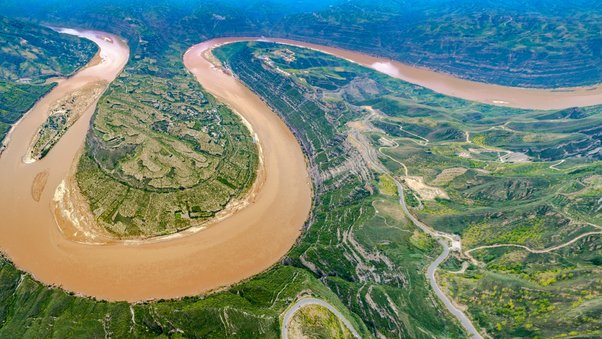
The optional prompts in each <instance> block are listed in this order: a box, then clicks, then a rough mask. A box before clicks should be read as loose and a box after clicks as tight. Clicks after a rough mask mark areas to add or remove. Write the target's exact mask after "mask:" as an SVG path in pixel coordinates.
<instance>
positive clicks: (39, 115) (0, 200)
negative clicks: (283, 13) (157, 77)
mask: <svg viewBox="0 0 602 339" xmlns="http://www.w3.org/2000/svg"><path fill="white" fill-rule="evenodd" d="M66 32H67V33H70V34H76V35H80V36H83V37H86V38H88V39H90V40H92V41H94V42H96V43H97V44H98V45H99V46H100V48H101V50H100V55H101V57H102V59H103V60H102V62H100V63H94V64H90V65H89V67H86V68H85V69H83V70H81V71H79V72H77V73H76V74H75V75H74V76H72V77H70V78H69V79H66V80H62V81H60V83H59V85H58V86H57V87H55V88H54V89H53V90H52V91H51V92H50V93H49V94H48V95H46V96H45V97H44V98H42V99H41V100H40V101H39V102H38V103H37V104H36V105H35V106H34V107H33V108H32V110H31V111H30V112H28V113H27V114H26V115H25V117H24V118H23V119H22V120H21V121H20V122H19V123H18V124H17V125H16V126H15V127H14V129H13V130H12V132H11V134H10V141H9V143H8V147H7V148H6V150H5V152H4V153H3V154H2V156H1V157H0V206H2V210H3V221H2V223H0V232H2V234H3V236H2V237H0V248H1V249H2V251H3V252H4V253H6V255H7V256H8V257H9V258H10V259H11V260H12V261H13V262H14V263H15V264H16V265H17V267H19V268H20V269H23V270H25V271H27V272H29V273H31V274H32V275H33V276H34V277H35V278H36V279H38V280H40V281H42V282H44V283H46V284H50V285H56V286H61V287H63V288H64V289H66V290H69V291H73V292H76V293H78V294H82V295H89V296H94V297H96V298H99V299H106V300H127V301H140V300H148V299H157V298H173V297H180V296H185V295H195V294H199V293H203V292H207V291H210V290H215V289H217V288H220V287H223V286H227V285H230V284H233V283H236V282H239V281H241V280H243V279H245V278H248V277H250V276H253V275H255V274H257V273H260V272H262V271H264V270H265V269H267V268H269V267H270V266H272V265H273V264H274V263H275V262H277V261H278V260H279V259H280V258H282V256H284V255H285V254H286V253H287V251H288V250H289V249H290V248H291V247H292V246H293V245H294V243H295V241H296V239H297V238H298V236H299V235H300V233H301V230H302V227H303V225H304V223H305V221H306V219H307V217H308V215H309V212H310V208H311V196H312V192H311V181H310V178H309V176H308V171H307V167H306V163H305V158H304V156H303V153H302V151H301V148H300V146H299V144H298V142H297V140H296V139H295V138H294V136H293V134H292V133H291V132H290V130H289V129H288V128H287V126H286V125H285V124H284V122H283V121H282V120H281V119H280V118H279V117H278V115H277V114H275V113H274V112H272V111H271V110H270V109H269V108H268V107H267V105H266V104H265V103H264V102H262V101H261V100H260V99H259V98H258V97H257V96H256V95H255V94H253V93H252V92H251V91H250V90H249V89H248V88H246V87H245V86H244V85H243V84H241V83H240V82H239V81H238V80H237V79H236V78H235V77H233V76H231V75H230V74H228V73H227V72H224V71H222V70H221V69H220V68H219V67H218V66H216V61H215V59H214V58H213V57H211V55H210V53H208V52H209V51H210V50H211V49H212V48H214V47H216V46H219V45H221V44H224V43H228V42H234V41H241V40H258V38H226V39H214V40H210V41H206V42H203V43H201V44H198V45H195V46H193V47H191V48H190V49H189V50H188V51H187V53H186V54H185V55H184V64H185V66H186V67H187V68H188V70H189V71H190V72H191V73H192V74H194V75H195V76H196V78H197V79H198V81H199V82H200V83H201V85H202V86H203V87H204V88H205V89H206V90H207V91H208V92H210V93H212V94H213V95H215V96H216V97H218V98H219V99H220V100H221V101H222V102H224V103H226V104H227V105H229V106H230V107H232V108H233V109H234V110H235V111H236V112H237V113H239V114H240V115H241V116H242V117H243V118H244V120H246V121H247V122H248V124H249V126H250V128H251V130H252V131H253V133H254V134H255V136H256V137H257V139H258V143H259V146H260V149H261V160H262V166H261V170H260V172H259V173H258V178H259V179H258V180H260V182H259V184H258V185H256V190H255V191H254V192H253V196H252V200H251V202H250V204H248V205H247V206H245V207H244V208H241V209H240V210H238V211H237V212H236V213H234V214H232V215H230V216H228V217H226V218H224V219H220V220H218V221H216V222H214V223H212V224H211V226H210V227H207V228H206V229H203V230H201V231H198V232H184V233H182V234H181V235H176V236H169V237H161V238H156V239H151V240H147V241H117V240H114V241H104V242H102V243H100V244H91V243H85V242H79V241H74V240H73V239H72V238H71V237H69V236H68V235H67V234H64V233H63V232H62V229H61V228H59V227H57V224H56V222H55V220H54V215H53V213H52V209H51V205H52V198H53V196H54V194H55V192H56V188H57V187H58V186H59V184H60V183H61V182H63V180H65V178H68V176H69V174H70V173H71V171H72V169H73V163H74V161H75V160H76V159H77V156H78V154H79V152H80V151H81V149H82V146H83V144H84V139H85V134H86V131H87V129H88V126H89V122H90V118H91V116H92V114H93V112H94V109H95V105H93V107H90V109H88V110H87V111H86V113H85V114H84V115H83V116H82V117H81V118H80V119H79V120H78V121H77V122H76V123H75V124H74V125H73V126H72V127H71V128H70V129H69V131H68V132H67V133H66V134H65V135H64V136H63V137H62V138H61V140H60V141H59V142H58V143H57V144H56V146H55V147H54V148H53V149H52V150H51V152H50V153H48V155H47V156H46V157H45V158H44V159H42V160H40V161H36V162H33V163H25V162H24V161H23V159H24V155H25V154H26V152H27V149H28V147H29V144H30V142H31V138H32V137H33V135H34V134H35V133H36V131H37V129H38V128H39V126H40V125H41V124H42V123H43V122H44V121H45V119H46V116H47V111H48V107H50V105H51V104H52V103H54V102H56V101H57V100H58V99H59V98H61V97H62V96H64V95H65V94H67V93H70V92H71V91H73V90H75V89H77V88H80V87H82V86H84V85H86V84H88V83H91V82H96V81H99V80H104V81H106V82H110V81H112V80H113V79H114V78H115V77H116V76H118V74H119V73H120V72H121V70H122V69H123V67H124V65H125V64H126V62H127V60H128V57H129V50H128V48H127V45H126V44H125V43H124V42H123V41H122V40H121V39H119V38H118V37H116V36H113V35H111V34H108V33H103V32H94V31H74V30H69V31H66ZM262 40H265V39H262ZM270 40H271V41H277V42H281V43H286V44H293V45H298V46H303V47H308V48H313V49H316V50H321V51H323V52H326V53H330V54H333V55H336V56H339V57H342V58H345V59H348V60H350V61H353V62H356V63H358V64H361V65H364V66H368V67H372V68H374V69H377V70H379V71H383V72H386V73H387V74H390V75H392V76H395V77H397V78H400V79H403V80H406V81H410V82H413V83H415V84H418V85H421V86H425V87H428V88H431V89H433V90H435V91H438V92H441V93H443V94H447V95H453V96H458V97H461V98H464V99H468V100H475V101H479V102H484V103H491V104H498V105H507V106H512V107H521V108H533V109H543V108H565V107H571V106H588V105H592V104H598V103H602V90H601V89H600V88H599V87H597V88H594V89H586V88H575V89H571V90H565V91H560V92H559V91H557V90H539V89H521V88H512V87H502V86H496V85H489V84H482V83H475V82H470V81H466V80H461V79H457V78H453V77H451V76H449V75H445V74H439V73H435V72H431V71H427V70H422V69H418V68H413V67H410V66H407V65H403V64H401V63H398V62H395V61H391V60H386V59H381V58H377V57H373V56H368V55H365V54H361V53H357V52H352V51H345V50H341V49H336V48H331V47H324V46H318V45H314V44H308V43H301V42H296V41H289V40H281V39H270ZM40 178H43V179H44V180H41V179H40ZM32 186H33V187H37V189H38V190H40V189H41V193H40V195H39V199H38V200H39V201H36V200H37V199H34V197H33V196H34V194H32Z"/></svg>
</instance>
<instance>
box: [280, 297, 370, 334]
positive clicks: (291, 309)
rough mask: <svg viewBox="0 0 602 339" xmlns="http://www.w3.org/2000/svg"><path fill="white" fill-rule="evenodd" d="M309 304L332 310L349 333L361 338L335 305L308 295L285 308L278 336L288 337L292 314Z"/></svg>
mask: <svg viewBox="0 0 602 339" xmlns="http://www.w3.org/2000/svg"><path fill="white" fill-rule="evenodd" d="M309 305H320V306H322V307H325V308H327V309H328V310H329V311H330V312H332V313H333V314H334V315H336V316H337V318H339V319H340V320H341V321H342V322H343V324H344V325H345V327H347V329H348V330H349V332H351V334H353V336H354V337H355V338H358V339H359V338H361V336H360V335H359V333H357V331H356V330H355V328H354V327H353V325H351V323H350V322H349V320H347V318H345V316H344V315H343V314H342V313H341V312H339V310H337V309H336V307H334V306H332V305H331V304H329V303H327V302H325V301H324V300H321V299H317V298H309V297H308V298H301V299H299V300H297V302H295V303H294V304H292V305H291V306H289V308H288V309H287V310H286V312H285V313H284V317H283V319H282V326H280V329H281V331H280V337H281V338H283V339H288V329H289V323H290V322H291V320H292V319H293V316H294V315H295V313H297V311H299V310H300V309H301V308H303V307H305V306H309Z"/></svg>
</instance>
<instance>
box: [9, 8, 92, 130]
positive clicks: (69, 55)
mask: <svg viewBox="0 0 602 339" xmlns="http://www.w3.org/2000/svg"><path fill="white" fill-rule="evenodd" d="M0 46H1V47H0V141H1V140H3V139H4V137H5V135H6V133H7V132H8V130H9V129H10V126H11V125H12V124H14V123H15V122H16V121H17V120H19V119H20V118H21V116H23V114H24V113H25V112H27V111H28V110H29V109H30V108H31V107H32V106H33V104H34V103H35V102H36V101H37V100H38V99H39V98H40V97H42V96H43V95H44V94H46V93H47V92H48V91H50V89H51V88H52V87H53V86H54V85H53V83H52V82H46V80H47V79H49V78H51V77H57V76H58V77H60V76H68V75H70V74H71V73H73V72H74V71H75V70H77V69H78V68H80V67H82V66H83V65H85V64H86V63H87V62H88V61H89V60H90V59H91V58H92V56H93V55H94V54H95V53H96V51H97V47H96V45H95V44H94V43H92V42H90V41H87V40H82V39H79V38H75V37H72V36H67V35H64V34H59V33H57V32H55V31H53V30H51V29H49V28H46V27H42V26H38V25H35V24H32V23H28V22H24V21H20V20H15V19H10V18H6V17H2V16H0Z"/></svg>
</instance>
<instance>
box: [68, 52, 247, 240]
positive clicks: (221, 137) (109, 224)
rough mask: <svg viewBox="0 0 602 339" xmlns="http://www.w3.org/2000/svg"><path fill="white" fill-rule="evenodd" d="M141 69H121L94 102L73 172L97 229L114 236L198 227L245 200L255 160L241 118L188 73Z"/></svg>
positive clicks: (131, 235) (141, 235)
mask: <svg viewBox="0 0 602 339" xmlns="http://www.w3.org/2000/svg"><path fill="white" fill-rule="evenodd" d="M139 64H141V66H137V67H142V66H143V65H148V64H147V63H145V62H139ZM144 72H146V71H145V70H143V71H139V72H136V70H135V69H134V70H132V69H130V70H128V71H126V72H125V73H124V74H123V75H122V76H121V77H120V78H118V79H117V80H116V81H115V82H114V83H113V84H112V85H111V87H110V89H109V90H108V92H107V93H106V95H105V96H104V97H103V98H102V100H101V101H100V102H99V104H98V106H97V111H96V113H95V116H94V121H93V123H92V128H91V130H90V132H89V133H88V138H87V142H86V151H85V154H84V155H83V156H82V158H81V160H80V162H79V166H78V170H77V174H76V177H77V182H78V184H79V188H80V191H81V192H82V193H83V194H84V196H85V197H87V199H88V200H89V202H90V207H91V210H92V211H93V213H94V214H95V216H96V220H97V221H98V223H99V224H100V226H102V227H104V228H105V229H106V230H108V231H109V232H111V233H113V234H114V235H116V236H117V237H121V238H130V237H148V236H156V235H163V234H170V233H174V232H177V231H180V230H183V229H186V228H189V227H191V226H194V225H199V224H201V223H202V222H204V221H206V220H208V219H209V218H211V217H213V216H214V215H215V214H216V213H217V212H219V211H221V210H223V209H224V208H225V207H226V205H227V204H228V203H230V202H231V201H233V200H236V199H239V198H242V197H243V196H244V194H245V193H246V192H247V191H248V189H249V188H250V187H251V185H252V184H253V181H254V179H255V172H256V168H257V163H258V154H257V149H256V146H255V144H254V141H253V138H252V137H251V135H250V133H249V131H248V129H247V128H246V127H245V126H244V125H243V123H242V121H241V120H240V118H239V117H238V116H237V115H235V114H234V113H233V112H232V111H231V110H230V109H228V108H227V107H225V106H223V105H221V104H219V103H218V102H216V101H215V99H213V98H212V97H210V96H209V95H207V94H205V93H204V92H203V90H202V89H201V87H200V86H199V85H198V83H197V82H196V81H195V80H194V79H193V78H192V76H189V75H182V74H175V75H174V76H171V77H160V76H153V75H149V74H140V73H144Z"/></svg>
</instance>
